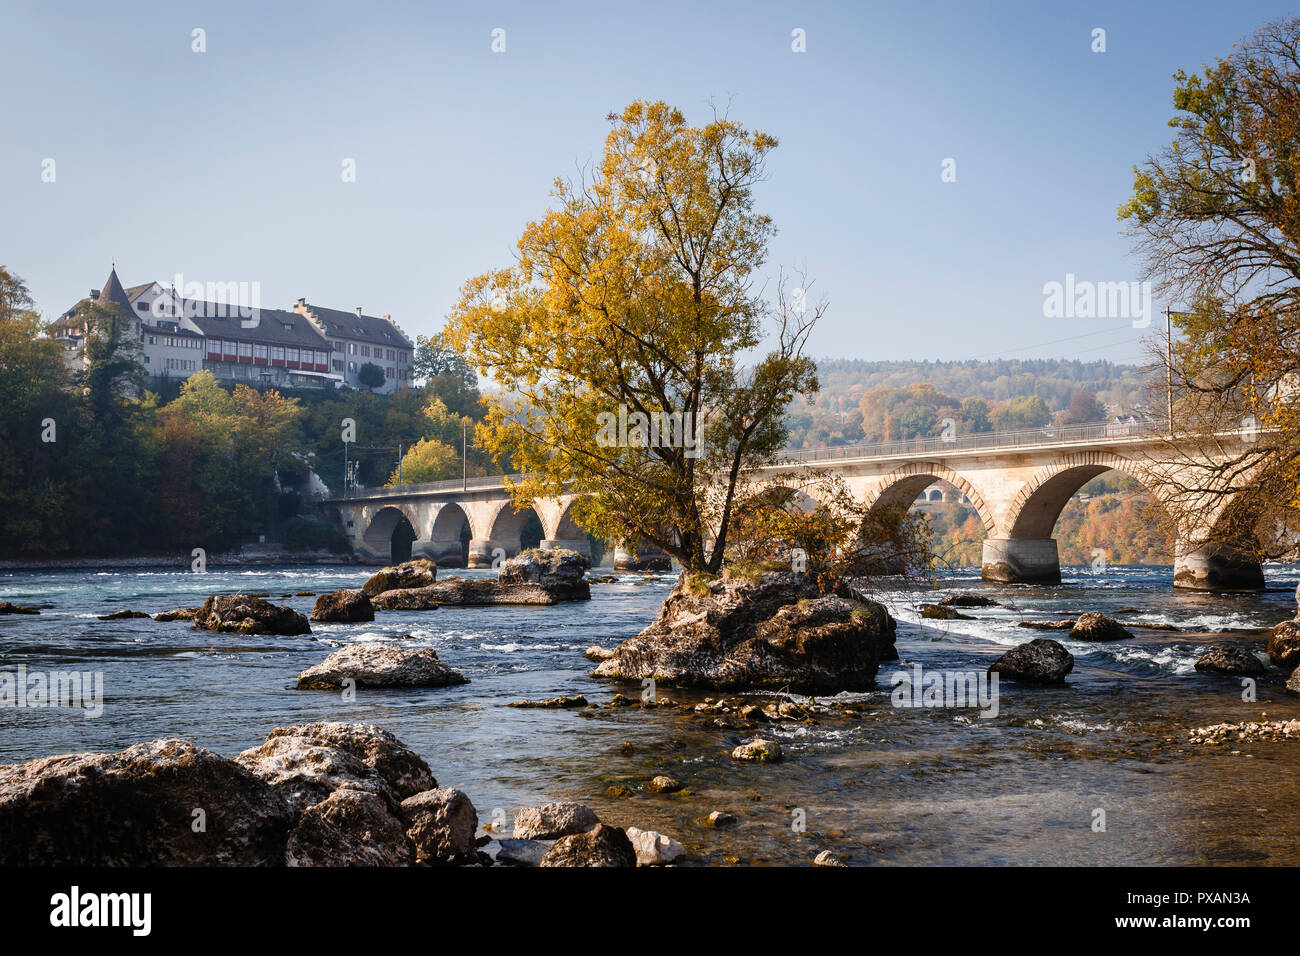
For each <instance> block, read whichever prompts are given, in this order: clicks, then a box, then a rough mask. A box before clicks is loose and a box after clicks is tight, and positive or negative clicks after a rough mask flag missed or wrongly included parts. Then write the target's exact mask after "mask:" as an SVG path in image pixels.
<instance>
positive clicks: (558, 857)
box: [540, 823, 636, 866]
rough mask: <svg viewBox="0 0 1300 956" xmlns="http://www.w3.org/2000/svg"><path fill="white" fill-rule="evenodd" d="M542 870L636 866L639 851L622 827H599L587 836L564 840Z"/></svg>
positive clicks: (553, 849)
mask: <svg viewBox="0 0 1300 956" xmlns="http://www.w3.org/2000/svg"><path fill="white" fill-rule="evenodd" d="M540 865H541V866H636V849H635V848H634V847H633V846H632V841H631V840H629V839H628V837H627V833H626V832H625V831H624V830H623V829H622V828H621V827H610V826H606V825H605V824H603V823H597V824H596V826H595V827H594V828H592V829H591V830H588V831H587V832H585V833H575V834H572V835H571V836H565V837H561V838H560V839H558V840H556V841H555V845H554V846H552V847H551V848H550V849H549V850H547V851H546V855H545V856H544V857H542V862H541V864H540Z"/></svg>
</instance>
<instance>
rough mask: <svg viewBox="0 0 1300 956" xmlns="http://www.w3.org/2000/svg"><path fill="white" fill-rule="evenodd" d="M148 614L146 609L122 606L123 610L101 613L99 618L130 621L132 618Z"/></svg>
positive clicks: (102, 619)
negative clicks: (135, 609) (140, 609)
mask: <svg viewBox="0 0 1300 956" xmlns="http://www.w3.org/2000/svg"><path fill="white" fill-rule="evenodd" d="M148 616H149V615H148V614H146V613H144V611H132V610H130V609H128V608H122V610H120V611H113V612H112V613H111V614H101V615H99V619H100V620H101V621H129V620H131V619H132V618H136V617H148Z"/></svg>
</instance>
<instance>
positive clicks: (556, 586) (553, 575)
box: [497, 548, 591, 601]
mask: <svg viewBox="0 0 1300 956" xmlns="http://www.w3.org/2000/svg"><path fill="white" fill-rule="evenodd" d="M589 567H591V562H590V561H588V560H587V559H586V558H585V557H583V556H582V555H580V554H579V553H578V552H577V551H570V550H569V549H568V548H547V549H545V550H543V549H542V548H529V549H528V550H526V551H521V552H519V554H517V555H515V556H514V557H513V558H507V559H506V560H505V561H504V562H503V563H502V565H501V570H500V571H499V572H498V574H497V579H498V580H499V581H500V582H501V583H502V584H540V585H542V587H544V588H546V589H547V591H548V592H550V594H551V595H552V596H553V597H554V598H555V600H557V601H586V600H590V598H591V585H590V584H588V583H587V581H586V579H585V577H584V575H586V573H587V569H588V568H589Z"/></svg>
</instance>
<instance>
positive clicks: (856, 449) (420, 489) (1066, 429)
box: [339, 420, 1168, 500]
mask: <svg viewBox="0 0 1300 956" xmlns="http://www.w3.org/2000/svg"><path fill="white" fill-rule="evenodd" d="M1167 433H1168V426H1167V425H1166V423H1165V422H1164V421H1163V420H1156V421H1147V422H1091V423H1088V424H1086V425H1044V426H1042V427H1040V428H1017V429H1007V430H1004V431H991V432H971V433H970V434H968V435H954V436H952V437H951V438H943V437H939V438H908V439H904V440H903V441H890V442H860V443H858V444H856V445H833V446H830V447H825V448H789V449H786V452H785V459H786V461H795V462H823V461H825V462H832V461H842V460H844V459H857V458H897V457H902V456H907V455H926V454H945V453H946V454H952V453H955V452H968V451H1015V450H1016V449H1019V448H1039V447H1043V446H1051V445H1069V444H1072V443H1076V442H1078V443H1092V442H1099V441H1114V440H1121V441H1122V440H1130V441H1132V440H1140V439H1143V438H1154V437H1156V436H1159V435H1164V434H1167ZM504 477H505V476H503V475H487V476H483V477H478V478H467V479H462V478H449V479H447V480H446V481H426V482H422V483H420V484H410V485H383V486H380V487H377V488H353V489H352V490H351V491H350V492H347V493H345V494H343V495H341V496H339V497H342V498H347V499H349V500H355V499H364V498H388V497H392V496H398V495H414V494H426V493H429V492H440V491H461V490H464V491H484V490H491V489H494V488H500V487H501V485H502V481H503V478H504ZM511 477H519V476H511Z"/></svg>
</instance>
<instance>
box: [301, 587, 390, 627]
mask: <svg viewBox="0 0 1300 956" xmlns="http://www.w3.org/2000/svg"><path fill="white" fill-rule="evenodd" d="M311 619H312V620H313V621H340V622H342V623H344V624H356V623H358V622H360V621H373V620H374V619H375V609H374V607H372V606H371V604H370V595H368V594H366V592H365V591H363V590H361V589H360V588H342V589H341V590H338V591H334V592H333V593H331V594H322V595H321V596H320V597H318V598H317V599H316V603H315V605H313V606H312V609H311Z"/></svg>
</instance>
